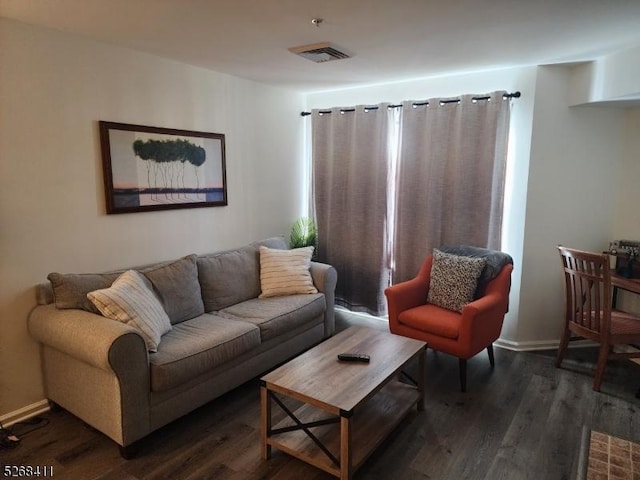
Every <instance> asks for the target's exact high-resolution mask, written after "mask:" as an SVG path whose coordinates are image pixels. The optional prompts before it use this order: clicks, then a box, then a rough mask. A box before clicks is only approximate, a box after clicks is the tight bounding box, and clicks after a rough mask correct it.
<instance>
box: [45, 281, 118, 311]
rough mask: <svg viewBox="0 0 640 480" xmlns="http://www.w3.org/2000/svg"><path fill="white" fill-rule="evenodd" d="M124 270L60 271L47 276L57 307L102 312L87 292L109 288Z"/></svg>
mask: <svg viewBox="0 0 640 480" xmlns="http://www.w3.org/2000/svg"><path fill="white" fill-rule="evenodd" d="M121 273H122V272H117V273H86V274H82V273H81V274H76V273H58V272H53V273H50V274H49V275H48V276H47V279H48V280H49V282H50V283H51V288H52V290H53V298H54V300H55V304H56V307H57V308H60V309H65V308H78V309H80V310H86V311H87V312H92V313H97V314H100V311H99V310H98V308H97V307H96V306H95V305H94V304H93V303H92V302H91V301H90V300H89V299H88V298H87V293H89V292H93V291H94V290H99V289H101V288H108V287H110V286H111V284H112V283H113V282H114V280H115V279H116V278H118V276H120V274H121Z"/></svg>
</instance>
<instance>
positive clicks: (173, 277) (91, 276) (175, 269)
mask: <svg viewBox="0 0 640 480" xmlns="http://www.w3.org/2000/svg"><path fill="white" fill-rule="evenodd" d="M135 270H137V271H138V272H140V273H142V274H144V276H145V277H146V278H147V279H148V280H149V281H150V282H151V284H152V285H153V290H154V292H155V294H156V295H157V296H158V298H159V299H160V303H161V304H162V306H163V308H164V309H165V311H166V312H167V315H169V319H170V320H171V323H172V324H175V323H179V322H182V321H184V320H188V319H190V318H194V317H197V316H198V315H202V314H203V313H204V304H203V303H202V295H201V293H200V284H199V282H198V269H197V266H196V255H195V254H193V255H188V256H186V257H183V258H180V259H178V260H173V261H170V262H161V263H155V264H152V265H147V266H143V267H137V268H135ZM122 273H124V270H117V271H113V272H106V273H81V274H76V273H56V272H54V273H50V274H49V276H48V277H47V278H48V279H49V282H50V283H51V287H52V289H53V297H54V300H55V304H56V307H57V308H60V309H66V308H78V309H80V310H86V311H88V312H92V313H97V314H98V315H100V311H99V310H98V309H97V308H96V306H95V305H94V304H93V303H91V302H90V301H89V299H88V298H87V294H88V293H89V292H93V291H94V290H101V289H104V288H109V287H110V286H111V284H112V283H113V282H114V281H115V280H116V278H118V277H119V276H120V275H121V274H122Z"/></svg>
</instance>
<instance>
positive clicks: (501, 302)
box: [385, 255, 513, 392]
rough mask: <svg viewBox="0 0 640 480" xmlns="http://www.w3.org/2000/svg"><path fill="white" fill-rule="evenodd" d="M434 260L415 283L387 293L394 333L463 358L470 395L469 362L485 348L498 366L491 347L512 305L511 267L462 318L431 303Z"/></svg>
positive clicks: (430, 258)
mask: <svg viewBox="0 0 640 480" xmlns="http://www.w3.org/2000/svg"><path fill="white" fill-rule="evenodd" d="M432 263H433V255H429V256H428V257H427V259H426V260H425V262H424V264H423V265H422V267H421V268H420V271H419V272H418V275H417V276H416V277H415V278H413V279H412V280H408V281H406V282H402V283H398V284H396V285H393V286H391V287H388V288H387V289H386V290H385V295H386V296H387V304H388V310H389V328H390V330H391V333H395V334H397V335H402V336H405V337H410V338H415V339H418V340H422V341H424V342H427V347H428V348H432V349H434V350H437V351H440V352H444V353H448V354H450V355H454V356H456V357H458V359H459V365H460V387H461V390H462V391H463V392H464V391H465V390H466V378H467V368H466V367H467V359H469V358H471V357H473V356H475V355H476V354H478V353H479V352H481V351H482V350H484V349H485V348H486V349H487V352H488V354H489V361H490V363H491V366H492V367H493V366H494V358H493V342H494V341H495V340H497V339H498V337H499V336H500V331H501V330H502V322H503V320H504V316H505V313H506V312H507V309H508V304H509V291H510V290H511V272H512V270H513V264H511V263H507V264H505V265H504V266H503V267H502V269H501V270H500V271H499V272H498V274H497V275H496V276H495V277H494V278H493V279H491V280H489V281H488V282H487V284H486V286H485V288H484V294H483V295H482V296H481V297H480V298H478V299H477V300H474V301H472V302H471V303H468V304H467V305H466V306H465V307H464V308H463V310H462V313H458V312H454V311H451V310H446V309H444V308H441V307H438V306H436V305H432V304H428V303H427V294H428V291H429V283H430V276H431V265H432Z"/></svg>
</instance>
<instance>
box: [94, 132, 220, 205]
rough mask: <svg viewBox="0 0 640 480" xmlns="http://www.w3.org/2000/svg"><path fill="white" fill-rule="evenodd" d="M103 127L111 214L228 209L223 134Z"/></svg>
mask: <svg viewBox="0 0 640 480" xmlns="http://www.w3.org/2000/svg"><path fill="white" fill-rule="evenodd" d="M99 126H100V145H101V149H102V166H103V170H104V187H105V196H106V205H107V213H131V212H144V211H153V210H168V209H175V208H194V207H217V206H223V205H227V181H226V170H225V146H224V135H223V134H220V133H207V132H194V131H190V130H175V129H171V128H158V127H147V126H142V125H130V124H127V123H113V122H104V121H100V122H99Z"/></svg>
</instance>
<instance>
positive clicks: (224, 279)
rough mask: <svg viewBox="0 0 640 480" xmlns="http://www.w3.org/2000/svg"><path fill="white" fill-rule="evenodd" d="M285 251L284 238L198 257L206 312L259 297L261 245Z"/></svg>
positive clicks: (199, 276)
mask: <svg viewBox="0 0 640 480" xmlns="http://www.w3.org/2000/svg"><path fill="white" fill-rule="evenodd" d="M261 245H263V246H267V247H269V248H279V249H286V248H287V247H288V245H287V242H286V240H285V239H284V238H283V237H273V238H268V239H266V240H262V241H260V242H255V243H252V244H250V245H247V246H245V247H242V248H238V249H235V250H228V251H225V252H219V253H212V254H209V255H201V256H199V257H198V261H197V263H198V278H199V279H200V288H201V289H202V300H203V301H204V310H205V312H215V311H218V310H222V309H223V308H227V307H229V306H231V305H235V304H236V303H240V302H244V301H246V300H250V299H252V298H256V297H257V296H258V295H260V253H259V250H258V249H259V248H260V246H261Z"/></svg>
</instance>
